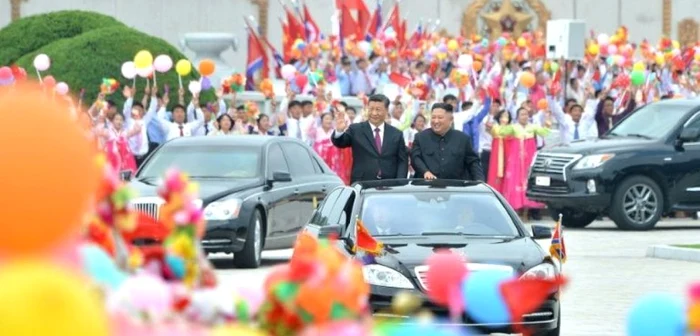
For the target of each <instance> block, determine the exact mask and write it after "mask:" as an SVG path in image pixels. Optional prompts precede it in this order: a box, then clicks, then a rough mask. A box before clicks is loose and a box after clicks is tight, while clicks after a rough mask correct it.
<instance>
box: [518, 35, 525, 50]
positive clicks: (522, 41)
mask: <svg viewBox="0 0 700 336" xmlns="http://www.w3.org/2000/svg"><path fill="white" fill-rule="evenodd" d="M517 43H518V47H520V48H524V47H525V46H527V40H525V38H524V37H518V41H517Z"/></svg>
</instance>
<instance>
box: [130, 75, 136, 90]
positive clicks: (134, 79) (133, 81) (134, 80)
mask: <svg viewBox="0 0 700 336" xmlns="http://www.w3.org/2000/svg"><path fill="white" fill-rule="evenodd" d="M131 87H132V88H133V89H134V90H136V76H134V78H133V79H132V82H131Z"/></svg>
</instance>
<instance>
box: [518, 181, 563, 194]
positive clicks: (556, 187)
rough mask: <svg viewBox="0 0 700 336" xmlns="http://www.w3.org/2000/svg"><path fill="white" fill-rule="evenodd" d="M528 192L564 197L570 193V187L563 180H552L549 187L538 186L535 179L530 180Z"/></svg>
mask: <svg viewBox="0 0 700 336" xmlns="http://www.w3.org/2000/svg"><path fill="white" fill-rule="evenodd" d="M527 190H528V191H531V192H536V193H545V194H562V195H563V194H568V193H569V186H568V185H567V184H566V182H564V181H561V180H552V181H551V184H550V185H549V186H548V187H545V186H538V185H536V184H535V178H534V177H533V178H530V179H529V180H528V186H527Z"/></svg>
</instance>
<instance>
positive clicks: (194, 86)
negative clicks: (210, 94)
mask: <svg viewBox="0 0 700 336" xmlns="http://www.w3.org/2000/svg"><path fill="white" fill-rule="evenodd" d="M187 88H188V89H189V90H190V92H191V93H192V94H198V93H200V92H201V91H202V84H201V83H200V82H195V81H191V82H190V85H189V86H188V87H187Z"/></svg>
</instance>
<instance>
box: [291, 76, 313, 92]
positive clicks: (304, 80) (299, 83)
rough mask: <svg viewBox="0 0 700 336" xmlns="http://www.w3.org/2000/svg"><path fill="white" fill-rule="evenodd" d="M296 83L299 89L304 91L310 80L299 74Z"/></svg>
mask: <svg viewBox="0 0 700 336" xmlns="http://www.w3.org/2000/svg"><path fill="white" fill-rule="evenodd" d="M294 82H295V83H296V84H297V86H298V87H299V90H304V87H305V86H306V84H308V83H309V78H308V77H306V75H304V74H298V75H297V77H296V78H295V79H294Z"/></svg>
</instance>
